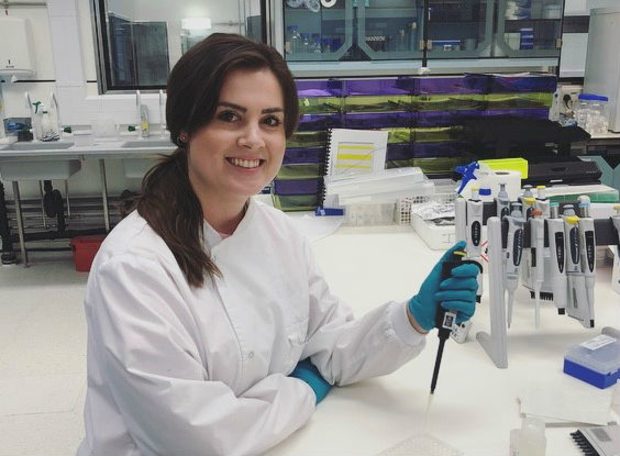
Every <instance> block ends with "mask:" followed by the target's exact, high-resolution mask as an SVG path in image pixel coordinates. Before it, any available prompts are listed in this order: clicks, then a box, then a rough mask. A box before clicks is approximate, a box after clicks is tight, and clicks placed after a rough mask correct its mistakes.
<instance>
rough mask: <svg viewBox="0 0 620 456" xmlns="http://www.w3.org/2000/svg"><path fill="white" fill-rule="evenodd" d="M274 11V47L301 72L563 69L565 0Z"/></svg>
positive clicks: (307, 0)
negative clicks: (313, 68)
mask: <svg viewBox="0 0 620 456" xmlns="http://www.w3.org/2000/svg"><path fill="white" fill-rule="evenodd" d="M272 8H275V9H279V11H278V12H277V14H274V15H273V17H276V22H275V25H274V27H275V28H280V30H281V33H280V35H278V34H277V33H276V34H275V35H274V36H275V37H278V38H279V37H281V40H282V42H275V43H273V44H274V45H276V47H279V48H281V49H282V50H283V52H284V54H285V57H286V60H287V61H288V62H289V65H290V66H291V68H292V69H293V71H294V72H295V69H296V68H301V67H305V68H310V67H309V66H308V65H309V64H310V63H312V62H315V63H320V64H321V65H322V66H324V68H325V70H326V71H330V69H331V70H335V71H336V73H333V74H338V69H339V68H344V67H345V66H346V64H347V63H348V64H351V63H356V64H357V66H354V65H349V66H350V67H351V68H358V69H359V70H360V74H359V75H364V74H366V73H365V71H366V70H368V68H371V67H373V66H374V67H379V66H380V65H381V64H383V68H385V69H386V70H387V71H389V69H392V70H393V72H395V73H399V71H398V70H397V68H401V69H406V68H408V69H409V70H410V72H414V70H416V69H417V68H419V67H422V66H427V67H430V68H431V69H434V68H435V69H438V70H439V69H440V68H448V67H450V66H453V67H460V68H471V69H472V70H473V71H480V70H484V69H485V68H488V69H492V68H495V69H501V68H508V67H513V68H516V67H519V68H525V69H527V68H532V69H538V68H539V67H549V66H557V64H558V60H557V59H558V58H559V54H560V47H561V40H560V38H561V31H562V16H563V11H564V0H275V1H274V2H273V4H272ZM276 41H279V40H278V39H276ZM329 62H332V63H333V65H331V66H330V65H325V64H326V63H329ZM336 62H338V63H343V62H344V63H345V64H344V65H337V64H335V63H336ZM368 62H370V63H371V65H364V63H368ZM399 63H400V64H401V66H400V67H399V66H398V64H399ZM507 63H508V64H507ZM390 65H391V66H390ZM436 72H441V70H439V71H436ZM403 73H406V71H404V72H400V74H403ZM326 74H327V73H326ZM352 75H354V74H352Z"/></svg>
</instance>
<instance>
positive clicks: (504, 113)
mask: <svg viewBox="0 0 620 456" xmlns="http://www.w3.org/2000/svg"><path fill="white" fill-rule="evenodd" d="M484 117H522V118H527V119H548V118H549V109H547V108H535V109H492V110H487V111H484Z"/></svg>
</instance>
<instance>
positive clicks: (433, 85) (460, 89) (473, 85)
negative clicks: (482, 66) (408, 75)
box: [413, 74, 490, 95]
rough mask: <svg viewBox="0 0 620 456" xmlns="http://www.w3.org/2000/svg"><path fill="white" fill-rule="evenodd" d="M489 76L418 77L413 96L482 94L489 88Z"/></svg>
mask: <svg viewBox="0 0 620 456" xmlns="http://www.w3.org/2000/svg"><path fill="white" fill-rule="evenodd" d="M489 78H490V76H488V75H484V74H465V75H463V76H418V77H415V78H413V79H414V87H413V94H414V95H439V94H447V93H449V94H468V93H475V94H484V93H487V91H488V87H489Z"/></svg>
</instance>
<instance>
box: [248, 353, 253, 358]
mask: <svg viewBox="0 0 620 456" xmlns="http://www.w3.org/2000/svg"><path fill="white" fill-rule="evenodd" d="M252 358H254V352H253V351H251V352H249V353H248V359H252Z"/></svg>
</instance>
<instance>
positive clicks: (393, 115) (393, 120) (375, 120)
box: [344, 111, 414, 129]
mask: <svg viewBox="0 0 620 456" xmlns="http://www.w3.org/2000/svg"><path fill="white" fill-rule="evenodd" d="M413 115H414V113H412V112H407V111H393V112H347V113H345V115H344V126H345V127H346V128H358V129H373V128H390V127H410V126H411V125H412V124H413Z"/></svg>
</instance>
